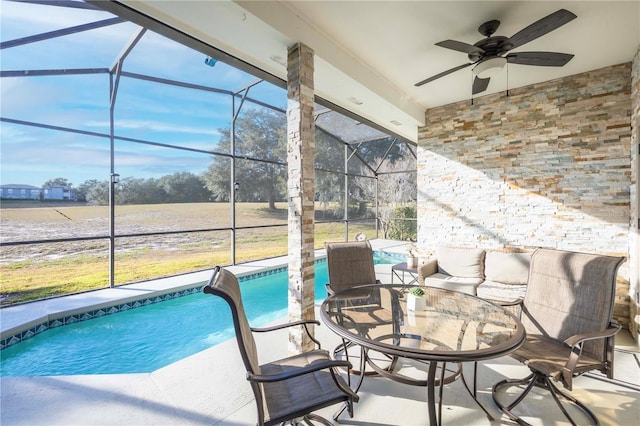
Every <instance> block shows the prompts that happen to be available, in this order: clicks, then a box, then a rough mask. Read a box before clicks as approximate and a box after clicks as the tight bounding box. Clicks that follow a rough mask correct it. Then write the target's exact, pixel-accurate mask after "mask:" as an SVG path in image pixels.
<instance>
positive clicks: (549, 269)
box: [492, 249, 624, 425]
mask: <svg viewBox="0 0 640 426" xmlns="http://www.w3.org/2000/svg"><path fill="white" fill-rule="evenodd" d="M623 260H624V258H622V257H612V256H599V255H593V254H585V253H572V252H567V251H560V250H550V249H538V250H536V251H535V253H534V254H533V257H532V259H531V268H530V271H529V281H528V288H527V294H526V296H525V298H524V301H523V302H522V309H521V321H522V323H523V325H524V327H525V330H526V332H527V339H526V341H525V343H524V345H523V346H522V347H521V348H520V349H518V350H517V351H515V352H514V353H512V354H511V356H512V357H513V358H515V359H516V360H518V361H520V362H522V363H523V364H525V365H527V366H528V367H529V369H530V370H531V374H530V375H529V376H527V377H525V378H524V379H507V380H503V381H501V382H499V383H496V384H495V385H494V386H493V390H492V396H493V400H494V401H495V402H496V404H497V405H498V407H500V409H501V410H502V411H503V412H504V413H505V414H506V415H507V416H508V417H509V418H510V419H512V420H514V421H516V422H518V423H519V424H527V423H526V422H525V421H524V420H522V419H521V418H520V417H518V416H517V415H516V414H514V413H513V409H514V408H515V407H516V406H517V405H518V404H520V403H521V402H522V401H523V400H524V398H525V397H526V396H527V394H528V393H529V392H530V391H531V389H532V388H533V387H539V388H543V389H547V390H548V391H550V393H551V396H552V397H553V400H554V401H555V402H556V404H557V405H558V406H559V407H560V409H561V411H562V413H563V414H564V416H565V417H566V418H567V419H568V420H569V421H570V422H571V423H572V424H575V422H574V420H573V419H572V418H571V416H570V415H569V413H568V411H567V409H566V407H564V406H563V403H562V400H564V402H565V403H566V404H569V405H570V406H573V407H575V408H577V409H578V410H579V411H581V412H582V413H584V414H585V415H586V416H587V417H588V418H589V420H590V421H591V422H593V423H594V424H596V425H597V424H599V423H598V419H597V417H596V416H595V414H593V412H592V411H591V410H589V408H587V407H586V405H584V404H583V403H581V402H580V401H578V400H577V399H575V398H574V397H573V396H571V395H569V394H568V393H566V392H564V391H562V390H561V389H559V388H558V387H557V386H556V385H555V384H554V382H560V383H562V385H563V386H564V387H565V388H566V389H568V390H571V389H572V385H573V378H574V377H575V376H578V375H580V374H583V373H586V372H588V371H592V370H599V371H601V372H602V373H603V374H605V375H606V376H607V377H608V378H609V379H611V378H612V377H613V348H614V336H615V334H616V333H617V332H618V331H619V330H620V328H621V327H620V326H619V325H618V324H613V323H611V319H612V315H613V304H614V296H615V288H616V274H617V270H618V267H619V266H620V264H621V263H622V261H623ZM510 386H518V387H524V389H523V390H522V392H521V393H520V394H519V395H518V396H517V397H516V398H515V399H514V400H513V402H511V403H510V404H503V403H502V402H500V400H499V398H498V392H500V391H501V390H505V389H507V388H508V387H510Z"/></svg>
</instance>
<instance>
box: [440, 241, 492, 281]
mask: <svg viewBox="0 0 640 426" xmlns="http://www.w3.org/2000/svg"><path fill="white" fill-rule="evenodd" d="M436 258H437V259H438V272H440V273H442V274H447V275H451V276H453V277H465V278H484V250H482V249H473V248H451V247H438V248H437V249H436Z"/></svg>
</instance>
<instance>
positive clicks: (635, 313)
mask: <svg viewBox="0 0 640 426" xmlns="http://www.w3.org/2000/svg"><path fill="white" fill-rule="evenodd" d="M631 99H632V114H631V129H632V132H631V146H632V149H631V164H632V165H635V166H634V167H632V170H631V200H632V202H631V236H630V237H631V238H630V246H631V250H630V251H631V253H632V254H633V256H632V257H633V258H634V259H636V263H635V264H633V265H631V291H630V296H631V301H630V302H631V325H630V327H629V328H630V329H631V330H632V332H633V335H634V336H635V337H636V340H640V339H638V335H639V333H640V308H639V307H638V302H640V301H639V300H638V289H640V231H639V229H638V227H639V226H640V219H639V217H640V199H639V198H638V194H640V191H639V188H638V179H639V176H640V49H638V51H637V52H636V56H635V57H634V58H633V66H632V71H631ZM633 200H635V203H634V202H633Z"/></svg>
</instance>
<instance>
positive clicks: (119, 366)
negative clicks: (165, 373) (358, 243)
mask: <svg viewBox="0 0 640 426" xmlns="http://www.w3.org/2000/svg"><path fill="white" fill-rule="evenodd" d="M374 261H375V263H397V262H398V261H399V260H398V257H397V256H396V255H393V254H387V253H382V252H375V253H374ZM287 275H288V274H287V271H286V269H285V270H283V271H281V272H277V273H274V274H271V275H264V276H259V277H252V278H251V279H248V280H243V279H241V289H242V298H243V302H244V306H245V309H246V313H247V317H248V319H249V322H250V323H251V325H252V326H254V327H260V326H262V325H265V324H267V323H269V322H272V321H274V320H276V319H278V318H282V317H284V316H286V314H287V291H288V290H287V287H288V285H287V282H288V278H287ZM327 281H328V278H327V263H326V261H319V262H316V265H315V283H316V284H315V295H316V301H317V302H320V301H322V300H323V299H324V298H325V296H326V290H325V286H324V284H325V283H326V282H327ZM234 336H235V334H234V330H233V323H232V322H231V313H230V311H229V307H228V305H227V304H226V303H225V302H224V301H223V300H221V299H219V298H216V297H211V296H208V295H205V294H203V293H201V292H197V293H195V294H192V295H189V296H184V297H179V298H175V299H172V300H169V301H164V302H160V303H154V304H150V305H147V306H142V307H139V308H135V309H130V310H127V311H124V312H120V313H117V314H113V315H105V316H102V317H99V318H94V319H90V320H87V321H82V322H77V323H75V324H70V325H65V326H63V327H57V328H52V329H49V330H47V331H45V332H43V333H40V334H38V335H36V336H34V337H31V338H29V339H26V340H24V341H22V342H20V343H17V344H15V345H12V346H9V347H8V348H6V349H3V350H2V351H1V352H0V357H1V358H2V362H0V375H1V376H3V377H4V376H58V375H75V374H123V373H145V372H151V371H154V370H157V369H158V368H162V367H164V366H166V365H169V364H171V363H173V362H176V361H178V360H181V359H183V358H186V357H188V356H190V355H193V354H195V353H197V352H200V351H202V350H204V349H207V348H209V347H211V346H214V345H216V344H218V343H221V342H224V341H226V340H228V339H230V338H232V337H234Z"/></svg>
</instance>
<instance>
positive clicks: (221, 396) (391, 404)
mask: <svg viewBox="0 0 640 426" xmlns="http://www.w3.org/2000/svg"><path fill="white" fill-rule="evenodd" d="M376 272H377V274H378V275H379V277H380V279H381V280H382V281H383V282H386V281H389V280H390V268H389V265H386V266H381V265H378V267H377V270H376ZM268 334H270V335H266V334H265V333H259V334H256V335H255V337H256V341H257V344H258V347H259V348H260V349H259V350H260V356H261V359H260V361H261V362H267V361H269V360H271V359H276V358H281V357H283V356H286V348H287V334H286V331H280V332H275V334H274V333H268ZM316 335H317V336H318V338H319V339H320V341H321V342H322V344H323V348H332V347H334V346H335V345H336V344H337V343H338V338H337V336H335V335H334V334H333V333H332V332H331V331H329V330H328V328H327V327H325V326H324V325H321V326H320V327H317V328H316ZM615 357H616V358H615V361H616V363H615V371H614V372H615V379H616V380H619V382H615V381H614V382H608V381H603V380H598V379H596V378H594V377H591V376H582V377H579V378H577V379H576V380H575V382H574V390H573V392H572V393H573V394H574V395H575V396H576V397H577V398H578V399H580V400H581V401H582V402H584V403H586V405H587V406H589V407H590V408H591V409H592V410H593V411H594V412H595V413H596V415H597V416H598V417H599V419H600V422H601V424H604V425H637V424H640V354H639V352H638V347H637V345H636V342H635V341H634V340H633V339H632V338H631V336H630V335H629V333H628V332H627V331H626V330H625V331H623V332H621V333H619V335H618V338H617V340H616V354H615ZM471 368H472V366H471V365H466V366H465V371H466V372H467V374H470V372H471ZM478 371H479V383H478V389H479V392H478V399H479V401H480V402H481V403H482V404H483V405H484V406H485V408H486V409H487V410H489V412H491V413H492V415H494V417H495V418H496V420H494V421H489V420H488V419H487V417H486V416H485V414H484V413H483V412H482V410H481V409H480V408H479V407H478V406H477V405H476V404H475V402H474V401H473V400H472V399H471V397H470V396H469V394H468V393H467V392H466V390H465V389H464V387H463V384H462V382H461V381H460V380H457V381H456V382H454V383H451V384H449V385H446V386H445V389H444V397H443V398H444V399H443V400H444V405H443V422H442V423H443V424H444V425H489V424H513V422H511V421H509V420H508V419H507V418H506V417H504V416H501V415H500V413H499V412H498V409H497V407H496V406H495V405H494V404H493V401H492V400H491V386H492V385H493V384H494V383H495V382H497V381H499V380H502V379H503V378H505V377H524V376H526V375H527V374H528V369H527V368H526V367H524V366H523V365H521V364H519V363H518V362H516V361H514V360H513V359H511V358H509V357H502V358H498V359H495V360H488V361H484V362H482V363H481V364H480V366H479V369H478ZM594 376H595V375H594ZM244 377H245V374H244V367H243V365H242V361H241V359H240V355H239V353H238V348H237V345H236V342H235V340H230V341H227V342H224V343H222V344H219V345H217V346H214V347H212V348H210V349H207V350H204V351H202V352H199V353H197V354H195V355H193V356H190V357H188V358H186V359H183V360H181V361H179V362H176V363H174V364H171V365H169V366H167V367H165V368H162V369H159V370H157V371H154V372H152V373H141V374H121V375H85V376H55V377H3V378H0V394H1V402H0V404H1V411H0V424H2V425H200V424H216V425H229V426H232V425H250V424H255V419H256V412H255V403H254V401H253V395H252V392H251V389H250V386H249V384H248V382H247V381H246V380H245V378H244ZM468 377H470V376H468ZM359 394H360V397H361V399H360V402H359V403H358V404H356V406H355V415H354V417H353V418H352V419H350V418H349V417H348V416H347V415H346V414H343V415H342V416H341V418H340V423H343V424H351V425H426V424H428V416H427V404H426V389H425V388H421V387H413V386H408V385H403V384H400V383H395V382H392V381H390V380H387V379H384V378H379V377H366V378H365V380H364V383H363V385H362V388H361V390H360V393H359ZM337 408H338V407H337V406H334V407H329V408H325V409H323V410H321V411H320V412H319V413H320V414H322V415H324V416H326V417H328V418H331V416H332V414H333V413H334V412H335V411H336V409H337ZM524 416H525V417H524V418H525V420H527V421H528V422H530V423H532V424H533V425H550V424H553V425H560V424H568V422H567V421H566V420H565V419H564V417H563V416H562V414H561V413H560V411H559V410H557V408H556V407H555V405H554V404H553V403H552V402H550V399H549V398H546V397H545V398H542V397H537V396H533V397H530V398H528V400H527V403H526V405H525V412H524Z"/></svg>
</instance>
